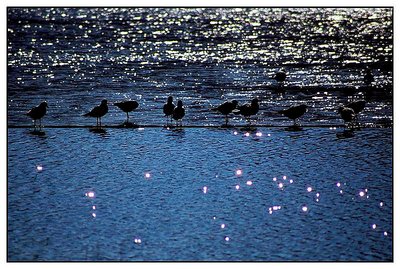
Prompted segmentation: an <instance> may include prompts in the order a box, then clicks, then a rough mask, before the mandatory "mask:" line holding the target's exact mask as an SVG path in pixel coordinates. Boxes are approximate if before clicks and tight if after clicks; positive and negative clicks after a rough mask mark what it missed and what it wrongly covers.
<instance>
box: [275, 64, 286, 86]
mask: <svg viewBox="0 0 400 269" xmlns="http://www.w3.org/2000/svg"><path fill="white" fill-rule="evenodd" d="M286 76H287V74H286V70H285V69H284V68H281V69H280V70H279V71H278V72H276V74H275V77H274V79H275V80H276V81H277V82H278V83H279V84H282V83H283V82H284V81H285V79H286Z"/></svg>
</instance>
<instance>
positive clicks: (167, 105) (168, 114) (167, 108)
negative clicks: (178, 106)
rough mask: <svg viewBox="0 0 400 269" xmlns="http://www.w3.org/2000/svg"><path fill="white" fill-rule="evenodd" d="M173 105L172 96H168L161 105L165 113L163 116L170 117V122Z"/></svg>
mask: <svg viewBox="0 0 400 269" xmlns="http://www.w3.org/2000/svg"><path fill="white" fill-rule="evenodd" d="M174 109H175V105H174V103H173V97H172V96H169V97H168V100H167V102H166V103H165V104H164V107H163V112H164V114H165V117H169V118H170V119H171V123H172V114H173V113H174ZM167 125H168V119H167Z"/></svg>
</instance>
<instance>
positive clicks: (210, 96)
mask: <svg viewBox="0 0 400 269" xmlns="http://www.w3.org/2000/svg"><path fill="white" fill-rule="evenodd" d="M392 28H393V22H392V9H390V8H363V9H354V8H325V9H321V8H304V9H301V8H297V9H296V8H284V9H273V8H272V9H271V8H248V9H245V8H219V9H196V8H188V9H185V8H183V9H182V8H181V9H179V8H153V9H143V8H130V9H129V8H128V9H127V8H125V9H124V8H122V9H117V8H110V9H99V8H92V9H90V8H11V9H8V20H7V29H8V35H7V40H8V87H7V88H8V123H9V124H13V125H21V124H24V125H27V124H30V120H29V119H28V118H27V117H26V116H25V113H26V111H27V110H29V109H30V108H31V107H33V106H36V105H37V104H39V103H40V102H41V101H43V100H47V101H48V103H49V113H48V115H47V116H46V121H45V124H48V125H60V124H61V125H81V124H84V125H87V124H91V123H93V122H94V121H93V119H88V118H83V117H82V115H83V114H85V113H86V112H88V111H89V110H90V109H91V108H92V107H94V106H95V105H98V104H99V103H100V101H101V100H102V99H107V100H108V101H109V102H110V103H111V104H112V103H114V102H116V101H121V100H124V99H135V100H138V102H139V104H140V106H139V108H138V109H137V110H136V111H134V112H132V113H131V114H132V117H133V119H134V121H136V122H137V123H138V124H142V125H143V124H162V123H163V122H164V118H163V117H162V116H163V114H162V110H161V109H162V106H163V104H164V102H165V101H166V99H167V96H169V95H173V96H174V98H175V100H176V99H182V100H183V103H184V106H185V107H186V109H187V113H186V116H185V121H186V122H187V124H195V125H215V124H221V122H222V121H223V120H221V117H220V116H219V115H218V114H216V113H213V112H211V111H210V108H211V107H213V106H215V105H218V104H220V103H221V102H223V101H225V100H227V99H234V98H235V99H237V100H238V101H239V103H240V104H243V103H244V102H249V101H250V100H251V99H252V98H254V97H256V96H257V97H258V98H259V99H260V101H261V107H260V112H259V113H258V115H257V116H256V117H255V119H257V121H258V122H259V123H261V124H273V125H280V124H288V121H287V120H286V119H285V118H284V117H281V116H279V115H277V114H276V113H275V112H276V111H278V110H280V109H283V108H287V107H289V106H290V105H294V104H298V103H306V104H308V105H309V107H310V108H312V109H310V110H309V112H308V113H307V114H306V115H304V117H303V121H304V122H306V123H307V122H308V123H312V124H326V123H334V124H338V123H339V122H340V118H339V117H338V115H337V107H338V106H339V105H343V104H344V103H347V102H349V101H354V100H358V99H366V100H367V101H368V105H367V108H366V109H365V111H366V112H368V113H365V114H364V113H363V114H362V115H361V116H360V120H361V121H363V122H366V123H370V124H377V123H380V122H384V123H391V122H392V115H393V113H392V90H393V83H392V79H393V61H392V58H393V31H392ZM366 66H370V67H371V69H372V73H373V75H374V82H372V84H371V85H365V83H364V82H363V78H364V73H365V72H364V69H365V68H366ZM281 67H284V68H285V69H286V70H287V72H288V77H287V81H286V82H285V84H284V85H283V87H281V86H279V85H278V84H277V82H276V81H275V80H274V79H273V75H274V74H275V72H276V71H278V70H279V69H280V68H281ZM282 88H283V89H282ZM282 91H284V92H285V93H284V94H283V95H282V94H281V92H282ZM124 117H125V114H124V113H122V112H121V111H120V110H119V109H118V108H116V107H115V106H112V105H111V106H110V111H109V113H108V115H106V116H105V117H104V119H103V122H104V123H105V124H119V123H121V122H122V121H123V120H124ZM234 122H235V123H242V122H243V119H241V118H240V117H236V118H235V119H234Z"/></svg>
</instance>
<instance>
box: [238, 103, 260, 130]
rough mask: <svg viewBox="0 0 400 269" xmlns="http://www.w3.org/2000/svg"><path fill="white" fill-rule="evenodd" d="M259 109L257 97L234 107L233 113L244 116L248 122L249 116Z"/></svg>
mask: <svg viewBox="0 0 400 269" xmlns="http://www.w3.org/2000/svg"><path fill="white" fill-rule="evenodd" d="M259 109H260V105H259V104H258V99H257V98H254V99H253V100H251V103H247V104H244V105H241V106H239V107H238V108H236V109H234V110H233V113H234V114H240V115H242V116H244V117H245V118H246V120H247V121H248V122H249V124H250V123H251V122H250V116H252V115H256V114H257V113H258V110H259Z"/></svg>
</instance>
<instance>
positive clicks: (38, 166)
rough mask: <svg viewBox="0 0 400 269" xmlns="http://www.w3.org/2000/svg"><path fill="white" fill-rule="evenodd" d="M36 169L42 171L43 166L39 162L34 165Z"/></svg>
mask: <svg viewBox="0 0 400 269" xmlns="http://www.w3.org/2000/svg"><path fill="white" fill-rule="evenodd" d="M36 170H37V171H38V172H42V171H43V166H41V165H40V164H39V165H37V166H36Z"/></svg>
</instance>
